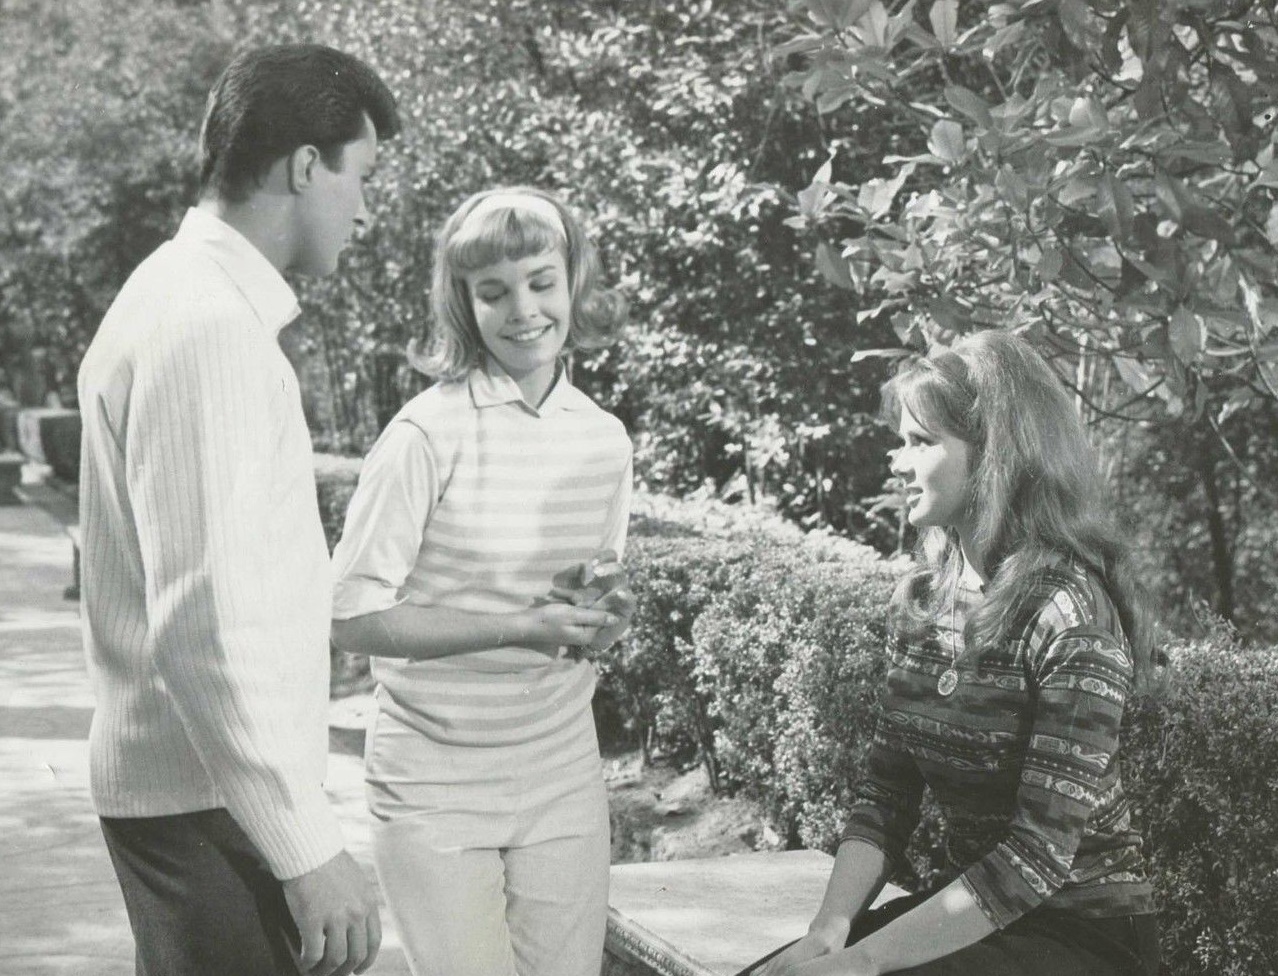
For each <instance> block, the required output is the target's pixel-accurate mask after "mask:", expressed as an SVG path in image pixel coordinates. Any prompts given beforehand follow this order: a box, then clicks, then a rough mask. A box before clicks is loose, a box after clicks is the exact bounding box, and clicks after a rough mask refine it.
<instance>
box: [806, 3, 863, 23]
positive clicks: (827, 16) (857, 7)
mask: <svg viewBox="0 0 1278 976" xmlns="http://www.w3.org/2000/svg"><path fill="white" fill-rule="evenodd" d="M872 2H873V0H805V2H804V6H805V7H807V9H808V13H809V14H811V16H812V19H813V20H815V21H816V22H817V23H818V24H820V25H821V26H822V27H833V28H834V29H835V30H843V29H845V28H847V27H851V26H852V25H853V24H855V23H856V22H857V21H858V20H860V19H861V17H862V16H864V14H865V12H866V11H867V10H869V9H870V4H871V3H872Z"/></svg>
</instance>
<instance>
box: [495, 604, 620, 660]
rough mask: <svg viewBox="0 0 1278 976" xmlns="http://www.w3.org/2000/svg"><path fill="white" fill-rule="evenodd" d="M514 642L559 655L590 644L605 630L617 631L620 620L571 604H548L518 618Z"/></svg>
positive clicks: (531, 608) (608, 613)
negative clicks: (564, 649) (569, 649)
mask: <svg viewBox="0 0 1278 976" xmlns="http://www.w3.org/2000/svg"><path fill="white" fill-rule="evenodd" d="M514 616H515V617H516V618H517V619H516V622H515V627H514V631H515V632H514V633H513V634H512V635H511V637H512V638H513V640H511V641H509V643H518V644H522V645H524V646H527V647H531V648H533V649H534V650H538V651H541V652H542V653H543V654H549V655H551V656H552V657H557V656H558V655H559V649H560V648H561V647H563V646H564V645H567V646H569V647H577V646H581V645H584V644H589V643H590V642H591V641H592V640H594V639H595V637H596V635H597V634H599V632H600V631H601V630H603V629H605V628H610V627H616V626H617V624H618V623H619V621H620V618H619V617H617V616H616V615H615V614H613V613H610V612H609V611H607V610H603V609H596V608H593V607H578V606H574V605H573V604H571V603H545V604H542V605H541V606H536V607H530V608H529V609H527V610H523V611H520V612H519V613H517V614H515V615H514Z"/></svg>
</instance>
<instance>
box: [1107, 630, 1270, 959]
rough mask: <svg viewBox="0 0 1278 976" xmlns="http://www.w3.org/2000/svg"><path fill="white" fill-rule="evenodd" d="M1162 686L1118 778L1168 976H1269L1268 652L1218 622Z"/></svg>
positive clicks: (1187, 648) (1141, 719) (1135, 727)
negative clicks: (1145, 867) (1146, 874)
mask: <svg viewBox="0 0 1278 976" xmlns="http://www.w3.org/2000/svg"><path fill="white" fill-rule="evenodd" d="M1170 657H1171V668H1170V674H1169V688H1168V690H1167V693H1166V695H1165V696H1163V698H1162V699H1161V700H1160V701H1157V702H1145V703H1143V704H1142V705H1141V706H1139V707H1138V708H1137V709H1135V710H1134V712H1133V714H1132V715H1131V718H1130V722H1129V725H1130V729H1129V738H1128V743H1129V744H1128V749H1127V755H1126V757H1125V762H1124V765H1123V775H1124V777H1125V779H1126V781H1127V784H1128V787H1129V789H1130V791H1131V794H1132V796H1133V798H1134V799H1135V802H1136V803H1137V805H1138V807H1139V809H1138V818H1139V823H1141V824H1142V825H1143V826H1144V830H1145V840H1146V850H1147V853H1148V856H1149V860H1150V863H1151V865H1152V867H1153V871H1154V881H1155V885H1156V890H1157V902H1158V906H1159V922H1160V925H1161V928H1162V942H1163V950H1164V952H1165V953H1166V955H1167V959H1168V964H1169V967H1170V969H1171V971H1172V972H1174V973H1176V974H1177V976H1208V974H1211V976H1257V974H1261V973H1275V972H1278V931H1276V930H1275V928H1274V924H1273V919H1274V918H1275V917H1276V916H1278V833H1276V830H1275V821H1276V818H1278V808H1276V807H1275V803H1274V795H1275V791H1276V790H1278V647H1248V646H1244V645H1242V644H1241V643H1240V642H1239V641H1238V639H1237V636H1236V635H1235V634H1234V633H1232V632H1231V631H1230V630H1228V629H1227V628H1226V627H1225V626H1224V625H1222V624H1219V623H1217V624H1215V625H1213V626H1211V628H1210V629H1209V632H1208V634H1207V636H1206V637H1205V638H1202V639H1198V640H1195V641H1193V642H1192V643H1190V642H1183V643H1180V644H1178V645H1176V646H1174V647H1172V648H1171V649H1170Z"/></svg>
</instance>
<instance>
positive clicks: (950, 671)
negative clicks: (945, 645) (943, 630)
mask: <svg viewBox="0 0 1278 976" xmlns="http://www.w3.org/2000/svg"><path fill="white" fill-rule="evenodd" d="M957 603H958V580H957V579H956V580H955V581H954V590H953V592H951V593H950V666H949V667H948V668H946V669H945V670H944V671H942V672H941V677H940V678H939V679H937V682H936V690H937V691H938V692H940V693H941V697H942V698H949V697H950V695H952V694H954V689H955V688H957V687H958V686H959V675H958V628H957V624H956V622H955V621H956V619H957V615H956V609H955V606H956V604H957Z"/></svg>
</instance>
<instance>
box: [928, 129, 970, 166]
mask: <svg viewBox="0 0 1278 976" xmlns="http://www.w3.org/2000/svg"><path fill="white" fill-rule="evenodd" d="M927 148H928V149H929V150H931V152H932V155H933V156H936V157H937V158H939V159H943V160H945V161H946V162H947V163H957V162H958V161H959V160H961V159H962V158H963V157H964V156H966V155H967V143H966V141H965V140H964V138H963V126H962V125H960V124H959V123H958V122H954V121H951V120H950V119H941V120H940V121H938V122H937V123H936V124H935V125H933V126H932V133H931V135H930V136H928V140H927Z"/></svg>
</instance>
